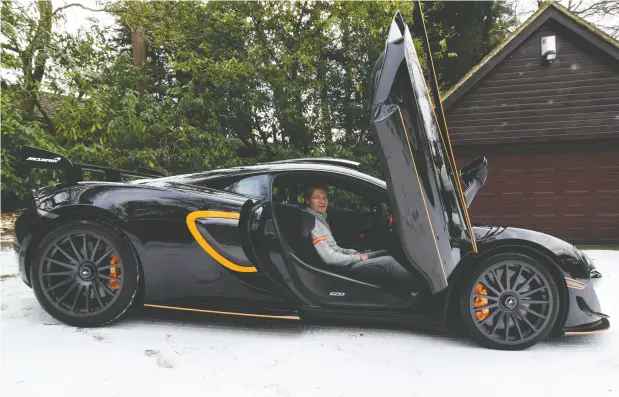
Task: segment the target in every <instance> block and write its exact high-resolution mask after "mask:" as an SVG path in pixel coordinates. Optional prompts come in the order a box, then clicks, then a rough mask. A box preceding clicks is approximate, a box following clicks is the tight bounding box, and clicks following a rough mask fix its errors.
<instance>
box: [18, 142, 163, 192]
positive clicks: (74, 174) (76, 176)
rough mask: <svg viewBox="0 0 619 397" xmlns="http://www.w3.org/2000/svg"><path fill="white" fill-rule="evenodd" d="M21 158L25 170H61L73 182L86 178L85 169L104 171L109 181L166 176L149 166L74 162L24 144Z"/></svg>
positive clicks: (68, 180) (67, 180) (65, 178)
mask: <svg viewBox="0 0 619 397" xmlns="http://www.w3.org/2000/svg"><path fill="white" fill-rule="evenodd" d="M21 160H22V167H23V170H24V171H25V170H30V169H34V168H37V169H49V170H60V171H61V173H62V175H63V179H64V181H65V182H67V183H71V184H74V183H77V182H80V181H82V180H84V179H83V172H84V171H93V172H98V173H103V174H104V175H105V180H106V181H109V182H121V181H122V177H123V176H128V177H137V178H159V177H163V176H166V174H164V173H162V172H159V171H156V170H151V169H148V168H139V169H138V171H129V170H122V169H118V168H111V167H104V166H100V165H92V164H81V163H73V162H71V161H70V160H69V159H68V158H66V157H65V156H63V155H61V154H58V153H54V152H52V151H50V150H45V149H41V148H36V147H32V146H23V147H22V148H21Z"/></svg>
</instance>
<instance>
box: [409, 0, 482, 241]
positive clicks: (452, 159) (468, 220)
mask: <svg viewBox="0 0 619 397" xmlns="http://www.w3.org/2000/svg"><path fill="white" fill-rule="evenodd" d="M417 4H418V5H419V12H420V14H421V23H422V24H423V30H424V32H425V36H426V42H427V43H429V42H430V40H428V35H427V30H426V22H425V20H424V16H423V8H422V7H421V2H420V1H417ZM429 58H430V67H431V68H432V71H433V72H434V75H435V76H436V71H435V70H434V60H433V59H432V54H430V57H429ZM420 66H421V65H420ZM422 74H423V71H422ZM422 80H423V84H424V86H425V87H426V91H427V93H428V96H429V97H432V96H431V95H430V90H429V89H428V85H427V84H426V80H425V79H422ZM435 88H436V90H437V96H438V99H439V103H438V104H436V105H435V106H436V107H438V108H439V109H440V110H441V114H442V115H443V120H445V137H446V138H447V143H445V139H444V138H443V134H441V133H439V135H440V137H441V141H442V142H443V145H445V146H446V147H447V146H449V148H450V151H449V152H450V153H448V154H449V155H448V156H447V161H448V162H449V163H450V165H451V166H452V171H453V172H454V173H455V174H456V176H458V183H457V184H456V185H457V186H456V188H457V189H458V193H460V200H461V203H462V210H463V212H464V220H465V221H466V226H467V228H468V230H469V233H470V234H471V243H472V245H473V251H475V253H477V252H478V251H477V241H475V234H474V233H473V225H472V224H471V218H470V217H469V210H468V208H467V206H466V200H465V199H464V192H463V191H462V186H460V176H459V175H458V166H457V164H456V159H455V157H454V155H453V147H452V146H451V140H450V139H449V130H448V128H447V119H446V118H445V111H444V110H443V100H442V99H441V94H440V90H439V89H438V85H436V84H435ZM430 108H431V109H432V113H433V114H434V119H435V121H436V126H437V128H438V130H439V131H440V129H441V128H440V124H439V122H438V117H437V116H436V112H435V111H434V107H432V106H430Z"/></svg>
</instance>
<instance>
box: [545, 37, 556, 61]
mask: <svg viewBox="0 0 619 397" xmlns="http://www.w3.org/2000/svg"><path fill="white" fill-rule="evenodd" d="M556 57H557V42H556V40H555V36H546V37H542V61H543V62H545V63H551V62H552V61H554V60H555V58H556Z"/></svg>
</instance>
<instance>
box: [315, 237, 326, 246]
mask: <svg viewBox="0 0 619 397" xmlns="http://www.w3.org/2000/svg"><path fill="white" fill-rule="evenodd" d="M321 241H327V237H325V236H320V237H316V238H315V239H314V241H313V243H314V245H316V244H318V243H319V242H321Z"/></svg>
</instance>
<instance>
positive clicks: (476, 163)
mask: <svg viewBox="0 0 619 397" xmlns="http://www.w3.org/2000/svg"><path fill="white" fill-rule="evenodd" d="M487 177H488V159H486V158H485V157H483V156H482V157H478V158H476V159H475V160H473V161H471V162H470V163H468V164H467V165H465V166H464V167H462V169H461V170H460V178H461V179H462V181H463V182H464V184H465V185H466V187H467V189H466V191H465V192H464V199H465V200H466V206H467V207H468V206H470V204H471V202H472V201H473V198H474V197H475V195H476V194H477V191H478V190H479V189H480V188H481V187H482V185H483V184H484V183H485V182H486V178H487Z"/></svg>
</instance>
